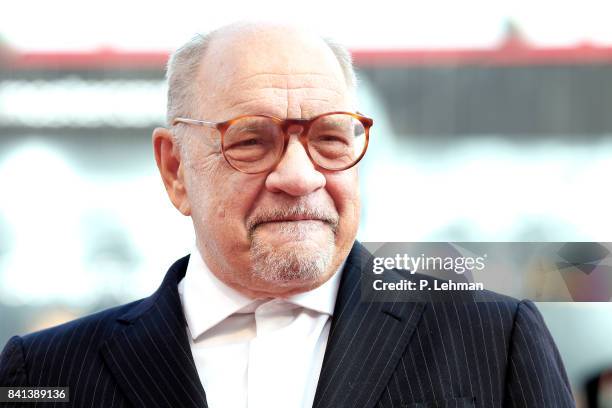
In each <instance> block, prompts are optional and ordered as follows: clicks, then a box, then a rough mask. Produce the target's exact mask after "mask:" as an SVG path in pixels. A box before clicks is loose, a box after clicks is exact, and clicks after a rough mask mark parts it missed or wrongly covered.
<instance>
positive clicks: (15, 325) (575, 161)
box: [0, 0, 612, 406]
mask: <svg viewBox="0 0 612 408" xmlns="http://www.w3.org/2000/svg"><path fill="white" fill-rule="evenodd" d="M286 8H287V6H286V5H284V4H279V3H275V2H270V1H258V2H250V3H249V2H221V3H218V4H206V3H205V2H201V1H200V2H198V1H195V0H182V1H176V2H173V3H172V5H170V3H166V4H162V3H160V4H153V3H151V2H145V1H130V2H120V1H118V0H111V1H107V2H89V1H76V0H56V1H54V2H42V1H38V2H37V1H20V2H9V3H6V4H3V6H2V13H0V343H1V344H4V343H5V342H6V341H7V340H8V338H9V337H10V336H11V335H13V334H23V333H26V332H30V331H32V330H37V329H40V328H43V327H48V326H50V325H55V324H58V323H61V322H64V321H66V320H69V319H73V318H76V317H79V316H82V315H84V314H87V313H90V312H92V311H95V310H99V309H101V308H104V307H109V306H113V305H117V304H119V303H122V302H126V301H129V300H133V299H136V298H139V297H143V296H147V295H148V294H150V293H151V292H152V291H154V290H155V288H156V287H157V285H158V284H159V283H160V282H161V279H162V277H163V275H164V273H165V271H166V268H167V267H168V266H169V265H170V264H171V263H172V262H173V261H174V260H175V259H177V258H178V257H181V256H183V255H184V254H186V253H189V252H190V251H191V247H192V245H193V232H192V229H191V224H190V222H189V220H188V219H185V218H184V217H182V216H180V215H179V213H178V212H177V211H176V210H174V208H173V207H172V206H171V205H170V202H169V200H168V199H167V198H166V195H165V191H164V189H163V186H162V183H161V181H160V179H159V177H158V175H157V169H156V167H155V163H154V159H153V154H152V147H151V142H150V140H151V131H152V129H153V128H154V127H156V126H160V125H164V111H165V91H166V88H165V84H164V64H165V62H166V60H167V57H168V54H169V52H171V51H172V50H174V49H176V48H177V47H179V46H180V45H181V44H182V43H184V42H185V41H187V40H188V39H190V38H191V37H192V36H193V35H195V34H196V33H199V32H206V31H209V30H212V29H215V28H217V27H219V26H221V25H224V24H227V23H230V22H232V21H235V20H241V19H252V18H255V19H266V20H274V21H285V22H289V23H299V24H300V25H305V26H307V27H310V28H313V29H316V30H317V31H319V32H320V33H322V34H324V35H327V36H331V37H332V38H334V39H336V40H337V41H339V42H341V43H343V44H345V45H347V46H348V47H349V48H350V49H351V50H352V51H353V55H354V59H355V64H356V68H357V70H358V76H359V79H360V94H359V97H360V110H361V111H362V112H363V113H365V114H366V115H368V116H370V117H373V118H374V119H375V125H374V128H373V129H372V135H371V144H370V148H369V151H368V154H367V155H366V157H365V159H364V161H363V162H362V165H361V175H362V197H363V219H362V225H361V228H360V233H359V239H361V240H364V241H602V242H608V241H612V214H611V213H610V203H611V202H612V190H611V188H610V181H609V180H610V175H611V174H612V114H611V109H612V24H610V21H609V16H610V15H612V14H611V12H612V4H610V3H609V2H606V1H592V0H587V1H585V0H581V1H578V0H568V1H565V2H555V1H538V2H533V1H532V2H528V1H490V0H486V1H485V0H481V1H463V2H450V1H448V2H443V1H428V2H413V1H404V2H397V1H389V0H379V1H377V2H376V3H375V4H374V3H371V2H370V3H368V2H363V3H359V2H351V3H350V4H346V3H345V4H342V3H337V2H334V3H332V2H329V1H322V0H313V1H310V2H309V3H308V5H306V4H305V5H303V7H300V8H299V10H296V12H295V14H292V13H291V12H290V11H287V10H286ZM538 306H539V307H540V309H541V311H542V313H543V314H544V316H545V319H546V321H547V323H548V325H549V328H550V330H551V332H552V334H553V336H554V337H555V339H556V341H557V344H558V346H559V349H560V351H561V353H562V355H563V357H564V359H565V363H566V367H567V370H568V373H569V376H570V380H571V382H572V386H573V387H574V390H575V393H576V395H577V397H578V398H579V403H580V404H583V405H582V406H587V405H586V401H587V399H588V398H587V397H588V394H589V392H590V393H591V394H593V391H592V390H593V389H595V390H598V389H599V390H600V391H602V392H600V396H599V397H595V400H596V399H597V398H599V400H600V401H599V406H612V405H605V404H612V403H611V402H610V400H611V399H610V397H607V398H608V399H607V400H606V397H605V395H606V392H607V394H610V393H611V391H610V390H612V386H610V384H612V380H610V378H611V377H612V374H610V373H609V372H608V373H607V374H605V372H606V370H609V369H610V368H612V308H611V307H610V304H609V303H539V304H538ZM602 373H604V374H602ZM588 390H591V391H588ZM606 390H608V391H606ZM595 400H593V401H595ZM594 403H595V402H593V403H591V405H590V406H596V405H592V404H594Z"/></svg>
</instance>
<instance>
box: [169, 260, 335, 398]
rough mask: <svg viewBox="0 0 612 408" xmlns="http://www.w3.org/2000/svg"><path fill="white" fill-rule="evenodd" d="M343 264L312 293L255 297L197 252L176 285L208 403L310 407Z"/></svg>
mask: <svg viewBox="0 0 612 408" xmlns="http://www.w3.org/2000/svg"><path fill="white" fill-rule="evenodd" d="M343 266H344V264H343V265H342V266H341V267H340V269H339V270H338V271H337V272H336V273H335V274H334V276H333V277H331V278H330V279H329V280H328V281H327V282H326V283H324V284H323V285H321V286H319V287H318V288H316V289H314V290H311V291H309V292H305V293H300V294H297V295H294V296H290V297H288V298H285V299H251V298H249V297H247V296H245V295H243V294H241V293H240V292H238V291H236V290H235V289H232V288H230V287H229V286H227V285H226V284H225V283H223V282H222V281H220V280H219V279H218V278H217V277H216V276H215V275H214V274H213V273H212V272H211V271H210V270H209V269H208V267H207V266H206V264H205V263H204V262H203V260H202V257H201V256H200V253H199V251H198V250H197V249H195V250H194V251H192V254H191V257H190V258H189V264H188V266H187V272H186V275H185V277H184V278H183V279H182V280H181V282H180V283H179V285H178V290H179V294H180V297H181V303H182V305H183V312H184V314H185V318H186V320H187V325H188V328H187V331H188V337H189V343H190V347H191V352H192V354H193V358H194V361H195V365H196V369H197V371H198V376H199V377H200V382H201V383H202V386H203V387H204V390H205V392H206V399H207V402H208V406H209V407H210V408H234V407H240V408H246V407H249V408H263V407H266V408H274V407H279V408H281V407H282V408H293V407H296V408H297V407H311V406H312V403H313V401H314V396H315V391H316V388H317V383H318V381H319V374H320V371H321V365H322V363H323V355H324V353H325V347H326V345H327V338H328V335H329V328H330V325H331V316H332V315H333V312H334V306H335V303H336V296H337V293H338V287H339V284H340V276H341V271H342V269H343Z"/></svg>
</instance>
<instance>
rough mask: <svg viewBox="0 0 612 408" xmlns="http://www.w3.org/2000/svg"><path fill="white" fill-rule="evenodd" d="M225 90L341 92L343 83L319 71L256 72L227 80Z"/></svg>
mask: <svg viewBox="0 0 612 408" xmlns="http://www.w3.org/2000/svg"><path fill="white" fill-rule="evenodd" d="M226 83H227V91H229V90H232V89H233V90H235V89H240V88H246V89H327V90H330V91H333V92H335V93H338V94H341V93H342V91H345V87H344V83H343V82H340V83H339V82H338V81H337V80H336V79H335V78H333V77H330V76H329V75H325V74H320V73H282V74H274V73H256V74H251V75H248V76H246V77H242V78H239V79H237V80H235V81H227V82H226Z"/></svg>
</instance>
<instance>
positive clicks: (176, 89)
mask: <svg viewBox="0 0 612 408" xmlns="http://www.w3.org/2000/svg"><path fill="white" fill-rule="evenodd" d="M220 30H223V29H219V30H215V31H211V32H209V33H207V34H204V35H200V34H198V35H196V36H195V37H193V38H192V39H191V40H190V41H188V42H187V43H185V44H184V45H183V46H181V47H180V48H178V49H177V50H176V51H175V52H174V53H173V54H172V55H171V56H170V59H169V60H168V65H167V70H166V80H167V83H168V104H167V110H166V121H167V124H168V126H171V125H172V121H173V120H174V119H175V118H177V117H181V116H190V115H191V114H193V112H195V111H196V110H197V105H198V102H199V101H200V100H201V99H200V96H201V93H200V92H199V87H198V86H197V84H198V81H197V77H198V71H199V69H200V66H201V65H200V64H201V63H202V60H203V59H204V54H205V53H206V50H207V49H208V47H209V45H210V43H211V41H212V40H213V39H214V37H215V35H216V34H217V33H218V32H219V31H220ZM323 41H324V42H325V43H326V44H327V46H328V47H329V48H330V49H331V51H332V52H333V54H334V55H335V57H336V59H337V60H338V64H339V65H340V68H341V69H342V73H343V75H344V78H345V81H346V85H347V88H348V89H349V92H350V93H351V96H353V97H354V94H355V92H356V88H357V76H356V75H355V70H354V68H353V58H352V57H351V54H350V52H349V51H348V50H347V49H346V48H345V47H344V46H342V45H340V44H338V43H336V42H335V41H333V40H331V39H329V38H323ZM177 142H179V145H181V143H180V140H178V139H177Z"/></svg>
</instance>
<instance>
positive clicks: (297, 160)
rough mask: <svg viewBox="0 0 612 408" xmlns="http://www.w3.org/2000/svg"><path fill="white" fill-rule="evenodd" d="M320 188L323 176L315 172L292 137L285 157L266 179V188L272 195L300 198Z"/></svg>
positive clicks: (297, 142)
mask: <svg viewBox="0 0 612 408" xmlns="http://www.w3.org/2000/svg"><path fill="white" fill-rule="evenodd" d="M322 187H325V176H324V175H323V174H322V173H321V172H319V171H317V169H316V168H315V166H314V164H313V163H312V162H311V161H310V158H309V157H308V154H307V153H306V150H304V146H302V144H301V143H300V142H299V141H298V139H297V136H296V135H292V136H291V138H290V139H289V144H288V145H287V151H286V152H285V155H284V156H283V158H282V159H281V161H280V162H279V163H278V164H277V165H276V167H275V168H274V169H273V170H272V171H271V172H270V173H269V174H268V177H267V178H266V188H267V189H268V191H270V192H272V193H280V192H283V193H286V194H289V195H291V196H294V197H300V196H304V195H308V194H310V193H312V192H314V191H316V190H318V189H319V188H322Z"/></svg>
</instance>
